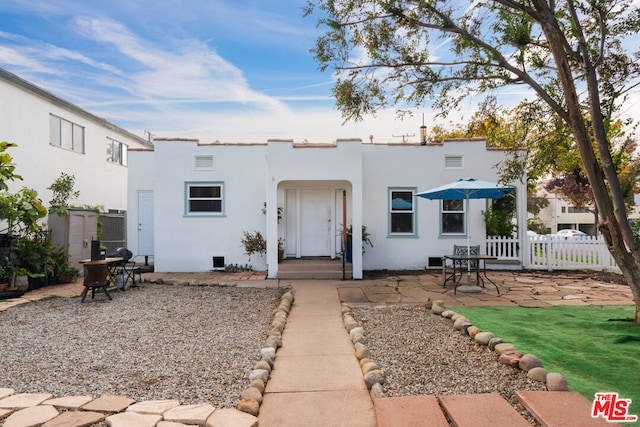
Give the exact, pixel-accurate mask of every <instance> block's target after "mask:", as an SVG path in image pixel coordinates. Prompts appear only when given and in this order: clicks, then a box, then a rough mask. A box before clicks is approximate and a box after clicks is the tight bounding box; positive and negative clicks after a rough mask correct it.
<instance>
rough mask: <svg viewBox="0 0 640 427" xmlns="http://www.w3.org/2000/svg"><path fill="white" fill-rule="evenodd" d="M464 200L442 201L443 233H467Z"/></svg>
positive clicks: (441, 231)
mask: <svg viewBox="0 0 640 427" xmlns="http://www.w3.org/2000/svg"><path fill="white" fill-rule="evenodd" d="M464 215H465V211H464V200H443V201H442V222H441V227H442V228H441V230H440V233H441V234H465V226H464Z"/></svg>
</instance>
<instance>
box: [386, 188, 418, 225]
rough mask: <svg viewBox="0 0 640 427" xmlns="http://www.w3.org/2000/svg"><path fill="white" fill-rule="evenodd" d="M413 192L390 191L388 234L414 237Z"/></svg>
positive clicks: (405, 190) (407, 190)
mask: <svg viewBox="0 0 640 427" xmlns="http://www.w3.org/2000/svg"><path fill="white" fill-rule="evenodd" d="M413 196H414V190H409V189H390V190H389V200H390V203H389V205H390V211H389V224H390V225H389V233H390V234H403V235H415V234H416V232H415V230H416V227H415V204H414V197H413Z"/></svg>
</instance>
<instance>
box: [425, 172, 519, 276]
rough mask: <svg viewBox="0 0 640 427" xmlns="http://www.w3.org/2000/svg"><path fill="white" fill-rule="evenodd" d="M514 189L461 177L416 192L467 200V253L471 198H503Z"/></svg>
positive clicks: (447, 198) (469, 268) (427, 195)
mask: <svg viewBox="0 0 640 427" xmlns="http://www.w3.org/2000/svg"><path fill="white" fill-rule="evenodd" d="M512 191H513V187H504V186H501V185H498V184H496V183H493V182H488V181H480V180H478V179H475V178H461V179H459V180H457V181H455V182H452V183H449V184H445V185H441V186H440V187H435V188H432V189H430V190H426V191H423V192H420V193H418V194H416V196H418V197H424V198H425V199H432V200H466V201H467V207H466V213H465V220H466V224H465V230H466V232H467V253H469V250H470V247H471V242H470V236H469V199H501V198H503V197H504V196H506V195H507V194H509V193H511V192H512ZM467 281H468V282H470V281H471V263H469V262H468V263H467Z"/></svg>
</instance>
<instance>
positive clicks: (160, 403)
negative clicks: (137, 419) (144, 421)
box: [127, 400, 180, 415]
mask: <svg viewBox="0 0 640 427" xmlns="http://www.w3.org/2000/svg"><path fill="white" fill-rule="evenodd" d="M179 405H180V402H178V401H177V400H147V401H144V402H138V403H134V404H133V405H131V406H129V407H128V408H127V412H138V413H140V414H153V415H162V414H164V413H165V412H167V411H168V410H169V409H171V408H175V407H176V406H179Z"/></svg>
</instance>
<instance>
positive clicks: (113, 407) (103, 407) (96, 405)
mask: <svg viewBox="0 0 640 427" xmlns="http://www.w3.org/2000/svg"><path fill="white" fill-rule="evenodd" d="M132 403H135V400H133V399H130V398H128V397H123V396H102V397H99V398H97V399H96V400H93V401H91V402H89V403H87V404H86V405H84V406H83V407H82V409H84V410H85V411H96V412H121V411H124V410H125V409H127V407H129V405H131V404H132Z"/></svg>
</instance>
